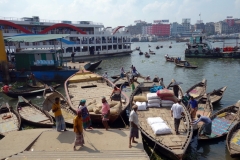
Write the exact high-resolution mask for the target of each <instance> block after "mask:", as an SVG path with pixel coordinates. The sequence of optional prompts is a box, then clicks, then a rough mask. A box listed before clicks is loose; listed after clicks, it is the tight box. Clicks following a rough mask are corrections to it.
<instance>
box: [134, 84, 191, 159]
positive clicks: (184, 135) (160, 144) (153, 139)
mask: <svg viewBox="0 0 240 160" xmlns="http://www.w3.org/2000/svg"><path fill="white" fill-rule="evenodd" d="M154 84H156V85H158V84H157V83H154V82H143V83H141V84H140V85H139V86H138V87H137V88H136V89H135V90H134V91H133V93H132V95H131V98H130V102H131V103H130V109H131V107H132V105H133V100H134V96H140V95H141V96H145V97H146V94H147V93H149V90H150V88H151V87H153V85H154ZM182 105H183V106H184V104H182ZM171 106H172V105H169V106H167V107H163V106H162V107H158V108H153V107H150V108H147V110H141V111H140V110H139V111H138V118H139V129H140V131H141V132H142V135H143V137H144V138H146V139H147V140H148V143H149V144H150V145H152V146H155V148H156V149H157V150H159V151H160V152H161V153H162V154H165V155H166V156H167V157H169V158H170V159H178V160H179V159H182V158H183V156H184V154H185V152H186V149H187V147H188V146H189V144H190V142H191V139H192V135H193V128H192V125H191V124H190V122H191V117H190V114H189V112H188V111H187V109H186V107H183V108H184V113H185V115H184V117H183V119H184V122H183V121H181V123H180V126H179V131H180V134H179V135H176V134H175V131H174V119H173V118H171V116H170V115H171ZM149 117H161V118H162V119H163V120H164V121H165V122H166V124H167V126H169V127H170V129H171V132H172V133H169V134H164V135H155V134H154V132H153V131H152V129H151V126H150V125H149V124H148V123H147V120H146V119H147V118H149ZM156 149H155V150H156Z"/></svg>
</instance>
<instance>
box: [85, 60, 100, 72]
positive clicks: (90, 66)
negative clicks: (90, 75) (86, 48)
mask: <svg viewBox="0 0 240 160" xmlns="http://www.w3.org/2000/svg"><path fill="white" fill-rule="evenodd" d="M101 63H102V60H100V61H97V62H89V63H87V64H86V65H85V66H84V68H85V69H86V70H88V71H93V70H95V69H96V68H97V67H98V66H99V65H100V64H101Z"/></svg>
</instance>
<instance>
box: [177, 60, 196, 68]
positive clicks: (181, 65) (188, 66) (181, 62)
mask: <svg viewBox="0 0 240 160" xmlns="http://www.w3.org/2000/svg"><path fill="white" fill-rule="evenodd" d="M186 62H187V61H179V62H177V61H176V60H174V63H175V65H176V66H177V67H184V68H193V69H194V68H198V66H195V65H191V64H190V63H189V62H187V63H188V65H185V63H186Z"/></svg>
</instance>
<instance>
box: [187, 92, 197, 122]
mask: <svg viewBox="0 0 240 160" xmlns="http://www.w3.org/2000/svg"><path fill="white" fill-rule="evenodd" d="M190 107H191V108H190ZM188 108H190V115H191V118H192V120H194V119H195V117H196V113H197V110H198V102H197V101H196V100H195V99H194V98H193V97H192V96H191V99H190V101H189V103H188Z"/></svg>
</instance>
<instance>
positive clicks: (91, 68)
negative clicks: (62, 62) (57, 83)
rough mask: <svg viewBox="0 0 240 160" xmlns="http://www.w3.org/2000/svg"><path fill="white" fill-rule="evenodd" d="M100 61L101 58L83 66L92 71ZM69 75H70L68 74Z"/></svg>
mask: <svg viewBox="0 0 240 160" xmlns="http://www.w3.org/2000/svg"><path fill="white" fill-rule="evenodd" d="M101 63H102V60H100V61H98V62H94V63H91V62H90V63H88V64H86V65H85V66H84V68H85V69H86V70H88V71H93V70H95V69H96V68H97V67H98V66H99V65H100V64H101ZM69 77H70V76H69Z"/></svg>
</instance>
